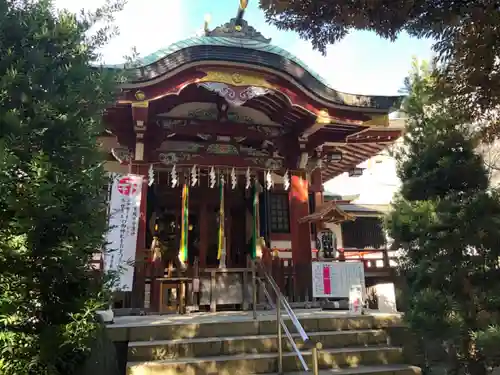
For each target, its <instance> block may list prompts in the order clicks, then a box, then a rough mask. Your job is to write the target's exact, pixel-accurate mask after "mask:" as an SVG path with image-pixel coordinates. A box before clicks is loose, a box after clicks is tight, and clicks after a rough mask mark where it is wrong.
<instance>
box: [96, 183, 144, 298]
mask: <svg viewBox="0 0 500 375" xmlns="http://www.w3.org/2000/svg"><path fill="white" fill-rule="evenodd" d="M112 179H113V181H112V185H111V194H110V199H109V219H108V223H109V231H108V234H107V236H106V243H107V245H106V247H107V249H106V250H107V251H106V252H105V254H104V270H105V271H119V272H120V278H119V282H118V283H117V285H115V286H114V287H115V289H117V290H120V291H125V292H129V291H131V290H132V282H133V279H134V262H135V251H136V247H137V231H138V229H139V217H140V214H141V213H140V206H141V191H142V182H143V177H142V176H136V175H131V174H129V175H119V174H114V175H113V178H112Z"/></svg>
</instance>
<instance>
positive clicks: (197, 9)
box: [55, 0, 432, 95]
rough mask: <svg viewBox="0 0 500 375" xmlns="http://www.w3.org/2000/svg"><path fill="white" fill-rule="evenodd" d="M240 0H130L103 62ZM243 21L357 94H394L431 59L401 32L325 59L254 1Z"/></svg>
mask: <svg viewBox="0 0 500 375" xmlns="http://www.w3.org/2000/svg"><path fill="white" fill-rule="evenodd" d="M102 2H103V0H86V1H85V2H83V3H80V2H76V1H74V0H55V3H56V6H58V7H60V8H62V7H64V8H68V9H70V10H73V11H77V10H79V9H80V8H81V7H82V6H83V7H86V8H87V9H93V8H95V7H97V6H99V5H100V4H101V3H102ZM238 3H239V2H238V0H129V1H128V4H127V5H126V7H125V9H124V10H123V11H122V12H121V13H120V14H118V15H117V18H116V24H117V26H118V27H119V29H120V35H119V36H118V37H116V38H115V39H114V40H112V41H111V43H110V44H109V45H108V46H107V47H106V48H105V49H104V50H103V58H104V60H105V62H106V63H109V64H112V63H120V62H122V61H123V56H125V55H129V54H130V50H131V48H132V47H133V46H135V47H136V48H137V50H138V51H139V53H140V54H141V55H142V56H145V55H148V54H150V53H152V52H155V51H156V50H158V49H160V48H162V47H165V46H168V45H169V44H171V43H174V42H176V41H178V40H181V39H185V38H189V37H191V36H195V35H196V33H197V32H199V31H200V30H201V29H202V27H203V19H204V15H205V14H207V13H208V14H210V15H211V18H212V21H211V23H210V27H211V28H213V27H216V26H218V25H220V24H223V23H225V22H226V21H228V20H229V19H230V18H232V17H234V16H235V14H236V11H237V8H238ZM245 19H246V20H247V21H248V22H249V23H250V24H251V25H252V26H254V27H255V28H256V29H257V30H259V31H260V32H261V33H262V34H264V36H266V37H268V38H272V43H273V44H276V45H278V46H280V47H282V48H284V49H286V50H288V51H289V52H291V53H293V54H295V55H297V56H298V57H299V58H300V59H301V60H302V61H304V62H305V63H306V64H307V65H308V66H309V67H310V68H312V69H313V70H315V71H316V72H317V73H319V74H320V75H321V76H323V77H324V78H325V79H326V80H327V82H329V83H330V85H331V86H332V87H333V88H335V89H337V90H340V91H344V92H351V93H356V94H378V95H391V94H397V92H398V90H399V89H400V88H401V86H402V83H403V79H404V77H405V76H406V74H407V72H408V70H409V68H410V64H411V59H412V57H413V56H417V57H418V58H420V59H429V58H430V57H431V56H432V52H431V43H430V41H428V40H417V39H412V38H409V37H408V36H407V35H402V36H401V37H400V38H399V39H398V40H397V41H396V42H394V43H392V42H389V41H387V40H383V39H380V38H379V37H377V36H376V35H375V34H373V33H368V32H353V33H352V34H351V35H349V36H348V37H346V38H345V39H344V40H343V41H341V42H340V43H337V44H335V45H333V46H330V47H329V48H328V54H327V56H326V57H323V56H322V55H321V54H320V53H318V52H316V51H313V50H312V48H311V46H310V44H309V43H308V42H306V41H303V40H300V39H299V38H298V37H297V35H296V34H294V33H291V32H284V31H279V30H277V29H276V28H274V27H272V26H270V25H267V24H266V23H265V20H264V15H263V13H262V12H261V11H260V10H259V9H258V0H250V4H249V8H248V9H247V12H246V13H245Z"/></svg>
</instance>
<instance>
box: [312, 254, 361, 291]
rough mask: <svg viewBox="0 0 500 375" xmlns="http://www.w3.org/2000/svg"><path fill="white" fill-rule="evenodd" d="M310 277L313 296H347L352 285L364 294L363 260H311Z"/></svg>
mask: <svg viewBox="0 0 500 375" xmlns="http://www.w3.org/2000/svg"><path fill="white" fill-rule="evenodd" d="M312 279H313V280H312V286H313V297H315V298H349V292H350V290H351V286H353V285H361V288H362V289H361V290H362V291H363V295H364V294H365V269H364V266H363V262H313V263H312Z"/></svg>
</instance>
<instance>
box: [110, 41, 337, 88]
mask: <svg viewBox="0 0 500 375" xmlns="http://www.w3.org/2000/svg"><path fill="white" fill-rule="evenodd" d="M195 46H222V47H234V48H247V49H251V50H256V51H263V52H268V53H273V54H275V55H279V56H281V57H283V58H285V59H288V60H290V61H293V62H295V63H296V64H297V65H299V66H300V67H302V68H303V69H305V70H307V71H308V72H309V73H310V74H311V75H312V76H314V77H315V78H316V79H317V80H319V81H320V82H321V83H323V84H324V85H326V86H329V85H328V83H327V81H326V80H325V79H324V78H323V77H321V76H320V75H319V74H317V73H316V72H314V71H312V70H311V69H310V68H309V67H308V66H307V65H306V64H305V63H304V62H303V61H302V60H300V59H299V58H298V57H297V56H295V55H293V54H291V53H290V52H288V51H286V50H284V49H283V48H281V47H278V46H274V45H272V44H269V43H265V42H262V41H259V40H253V39H244V38H235V37H214V36H199V37H192V38H188V39H184V40H181V41H179V42H176V43H173V44H171V45H169V46H168V47H165V48H161V49H159V50H158V51H156V52H153V53H151V54H149V55H147V56H145V57H143V58H140V59H139V60H137V62H135V63H134V64H133V65H134V66H135V67H136V68H140V67H144V66H147V65H151V64H154V63H156V62H157V61H159V60H161V59H162V58H164V57H166V56H168V55H171V54H172V53H175V52H177V51H180V50H182V49H185V48H189V47H195ZM107 67H108V68H116V69H122V68H123V67H124V65H123V64H118V65H107Z"/></svg>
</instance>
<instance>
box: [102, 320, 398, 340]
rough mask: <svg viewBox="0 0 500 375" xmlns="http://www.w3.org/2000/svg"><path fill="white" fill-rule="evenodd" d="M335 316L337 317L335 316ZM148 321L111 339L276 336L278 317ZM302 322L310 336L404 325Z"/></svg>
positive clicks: (116, 329) (114, 332) (115, 329)
mask: <svg viewBox="0 0 500 375" xmlns="http://www.w3.org/2000/svg"><path fill="white" fill-rule="evenodd" d="M334 316H335V315H334ZM156 319H157V321H158V323H155V321H153V320H152V321H151V322H149V321H148V324H145V325H137V324H135V325H132V324H125V325H124V324H122V325H120V324H117V325H114V326H113V325H110V326H108V328H109V329H108V332H109V336H110V338H111V339H112V340H113V341H154V340H173V339H185V338H194V337H204V338H208V337H217V336H219V337H220V336H250V335H272V334H275V333H276V320H275V319H276V317H275V316H273V315H272V314H270V315H268V316H265V317H263V318H262V317H259V319H258V320H252V319H228V320H226V321H212V322H210V321H204V322H202V323H201V322H200V323H189V320H188V319H187V318H186V321H185V322H182V323H179V322H176V323H175V324H165V323H163V321H162V319H161V318H156ZM283 319H284V320H285V322H286V324H287V326H288V327H290V332H296V330H295V328H294V327H293V324H292V323H291V321H290V320H289V319H288V318H287V317H285V316H284V317H283ZM299 320H300V323H301V324H302V326H303V327H304V330H305V331H306V332H307V333H311V332H325V331H342V330H367V329H382V328H387V327H391V326H398V325H401V318H400V317H399V316H383V315H382V316H376V315H363V316H357V317H353V316H351V317H349V316H347V317H346V316H342V317H333V318H330V317H329V318H324V317H315V314H313V313H311V314H310V315H305V314H304V315H302V316H300V315H299Z"/></svg>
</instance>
